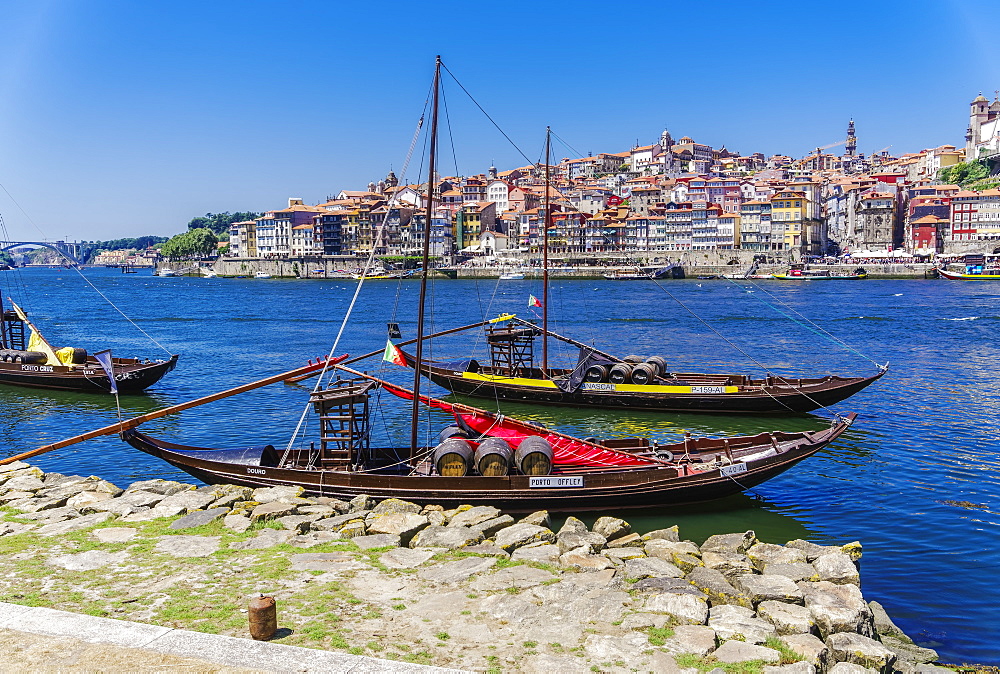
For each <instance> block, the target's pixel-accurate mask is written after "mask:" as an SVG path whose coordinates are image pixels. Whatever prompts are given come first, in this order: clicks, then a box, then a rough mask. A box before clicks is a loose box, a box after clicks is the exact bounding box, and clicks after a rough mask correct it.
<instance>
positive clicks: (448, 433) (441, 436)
mask: <svg viewBox="0 0 1000 674" xmlns="http://www.w3.org/2000/svg"><path fill="white" fill-rule="evenodd" d="M468 437H469V434H468V433H466V432H465V431H464V430H463V429H462V428H460V427H458V426H456V425H455V424H452V425H451V426H445V427H444V429H443V430H442V431H441V432H440V433H438V436H437V444H439V445H440V444H441V443H442V442H444V441H445V440H447V439H449V438H463V439H465V438H468Z"/></svg>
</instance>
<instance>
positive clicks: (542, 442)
mask: <svg viewBox="0 0 1000 674" xmlns="http://www.w3.org/2000/svg"><path fill="white" fill-rule="evenodd" d="M449 430H450V429H449ZM455 430H458V429H455ZM446 433H447V434H448V436H449V437H447V438H445V439H444V440H443V441H442V442H440V443H439V444H438V446H437V447H435V448H434V452H433V453H432V454H431V462H432V463H433V464H434V469H435V470H436V471H437V473H438V475H442V476H445V477H464V476H466V475H472V474H479V475H482V476H483V477H503V476H504V475H507V474H509V473H510V472H511V469H512V468H515V467H516V468H517V469H518V470H519V471H521V473H523V474H525V475H549V474H550V473H551V472H552V445H550V444H549V441H548V440H546V439H545V438H543V437H541V436H537V435H529V436H528V437H526V438H524V439H523V440H521V442H520V443H518V445H517V449H516V450H512V449H511V446H510V444H509V443H508V442H507V441H506V440H504V439H503V438H495V437H489V438H484V439H483V440H482V441H481V442H480V443H479V446H478V447H476V448H475V449H473V448H472V443H470V442H469V440H468V438H467V437H460V436H461V435H464V434H462V433H461V432H458V433H456V432H448V431H446V432H445V433H442V435H445V434H446Z"/></svg>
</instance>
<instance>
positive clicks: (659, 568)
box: [625, 557, 684, 580]
mask: <svg viewBox="0 0 1000 674" xmlns="http://www.w3.org/2000/svg"><path fill="white" fill-rule="evenodd" d="M683 576H684V574H683V573H682V572H681V570H680V569H678V568H677V567H676V566H674V565H673V564H671V563H670V562H668V561H666V560H665V559H659V558H657V557H641V558H639V559H629V560H626V561H625V578H626V579H638V580H641V579H643V578H682V577H683Z"/></svg>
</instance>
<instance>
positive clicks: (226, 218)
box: [187, 211, 261, 234]
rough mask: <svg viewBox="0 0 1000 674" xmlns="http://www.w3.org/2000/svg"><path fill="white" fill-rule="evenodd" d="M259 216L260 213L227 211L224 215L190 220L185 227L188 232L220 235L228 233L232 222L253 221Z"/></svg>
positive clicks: (209, 214) (210, 215)
mask: <svg viewBox="0 0 1000 674" xmlns="http://www.w3.org/2000/svg"><path fill="white" fill-rule="evenodd" d="M260 216H261V214H260V213H254V212H251V211H240V212H237V213H230V212H229V211H226V212H225V213H206V214H205V215H204V216H199V217H197V218H191V220H190V222H188V225H187V226H188V229H189V230H193V229H208V230H211V231H212V232H214V233H215V234H222V233H224V232H227V231H229V226H230V225H231V224H233V223H234V222H245V221H247V220H255V219H257V218H259V217H260Z"/></svg>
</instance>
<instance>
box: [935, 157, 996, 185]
mask: <svg viewBox="0 0 1000 674" xmlns="http://www.w3.org/2000/svg"><path fill="white" fill-rule="evenodd" d="M989 174H990V167H989V166H987V165H986V163H985V162H981V161H970V162H960V163H958V164H955V165H954V166H946V167H944V168H943V169H941V170H940V171H938V180H940V181H941V182H943V183H946V184H949V185H958V186H959V187H965V186H967V185H971V184H973V183H975V182H976V181H979V180H982V179H983V178H985V177H987V176H988V175H989Z"/></svg>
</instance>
